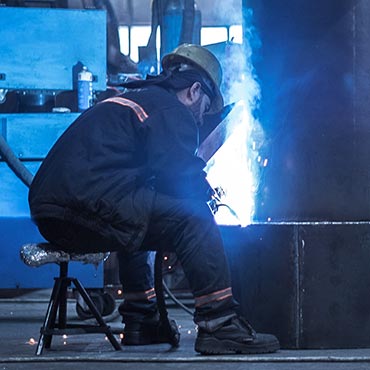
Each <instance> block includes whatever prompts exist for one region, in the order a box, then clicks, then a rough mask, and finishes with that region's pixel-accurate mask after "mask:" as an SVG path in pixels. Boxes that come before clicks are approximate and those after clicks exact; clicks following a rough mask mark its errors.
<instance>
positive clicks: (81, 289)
mask: <svg viewBox="0 0 370 370" xmlns="http://www.w3.org/2000/svg"><path fill="white" fill-rule="evenodd" d="M71 281H72V282H73V284H74V285H75V286H76V288H77V290H78V292H79V293H80V294H81V297H82V298H83V300H84V301H85V303H86V304H87V306H88V307H89V309H90V311H91V312H92V314H93V315H94V317H95V319H96V321H97V322H98V324H99V325H100V326H101V327H103V328H104V329H105V334H106V335H107V338H108V339H109V341H110V342H111V344H112V346H113V347H114V349H115V350H117V351H118V350H121V349H122V348H121V345H120V344H119V343H118V342H117V339H116V338H115V336H114V335H113V333H112V331H111V330H110V327H109V326H108V325H107V324H106V323H105V321H104V319H103V317H102V316H101V314H100V312H99V311H98V310H97V308H96V306H95V304H94V302H93V301H92V300H91V298H90V296H89V295H88V293H87V292H86V290H85V288H84V287H83V286H82V285H81V283H80V282H79V281H78V279H75V278H71Z"/></svg>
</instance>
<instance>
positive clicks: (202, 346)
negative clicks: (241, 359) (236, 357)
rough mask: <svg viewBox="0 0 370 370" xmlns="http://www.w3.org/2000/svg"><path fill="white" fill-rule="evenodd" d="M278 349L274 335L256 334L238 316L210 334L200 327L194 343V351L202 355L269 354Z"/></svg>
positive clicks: (277, 342)
mask: <svg viewBox="0 0 370 370" xmlns="http://www.w3.org/2000/svg"><path fill="white" fill-rule="evenodd" d="M279 348H280V345H279V341H278V340H277V338H276V337H275V336H274V335H271V334H258V333H256V332H255V331H254V330H253V329H252V327H251V326H250V325H249V323H248V322H247V321H246V320H245V319H244V318H242V317H238V316H234V317H232V318H230V319H229V320H228V321H226V322H225V323H224V324H223V325H222V326H221V327H220V328H217V329H216V330H215V331H212V332H210V331H207V330H205V329H202V328H201V327H200V328H199V329H198V336H197V339H196V341H195V351H197V352H199V353H201V354H202V355H226V354H256V353H270V352H275V351H277V350H278V349H279Z"/></svg>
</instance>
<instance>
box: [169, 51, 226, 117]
mask: <svg viewBox="0 0 370 370" xmlns="http://www.w3.org/2000/svg"><path fill="white" fill-rule="evenodd" d="M181 63H185V64H190V65H193V66H194V67H195V68H198V69H200V70H201V71H202V72H203V73H205V74H206V76H207V77H208V78H209V79H210V80H211V82H212V85H213V92H214V98H213V99H212V102H211V108H210V113H214V112H219V111H220V110H221V109H222V108H223V106H224V99H223V97H222V94H221V91H220V86H221V82H222V68H221V64H220V62H219V61H218V59H217V58H216V57H215V55H214V54H212V53H211V52H210V51H209V50H207V49H206V48H204V47H202V46H199V45H194V44H182V45H180V46H179V47H177V48H176V49H175V50H174V51H173V52H171V53H169V54H167V55H165V56H164V57H163V59H162V68H163V69H170V68H171V67H172V66H174V65H177V64H181Z"/></svg>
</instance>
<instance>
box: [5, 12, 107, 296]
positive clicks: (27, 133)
mask: <svg viewBox="0 0 370 370" xmlns="http://www.w3.org/2000/svg"><path fill="white" fill-rule="evenodd" d="M0 29H1V35H2V37H1V38H0V50H1V51H2V57H1V60H0V91H1V101H2V103H1V104H0V133H1V134H2V137H3V138H4V140H5V142H6V143H7V145H8V146H9V147H10V148H11V149H12V151H13V152H14V154H15V156H16V157H17V158H18V159H19V160H21V161H22V163H23V164H24V165H25V167H26V168H27V169H28V170H29V171H30V172H31V173H32V174H34V173H35V172H36V171H37V169H38V167H39V165H40V164H41V161H42V160H43V158H44V157H45V155H46V153H47V152H48V151H49V149H50V147H51V146H52V145H53V143H54V142H55V141H56V140H57V138H58V137H59V136H60V135H61V134H62V132H63V131H64V130H65V129H66V128H67V127H68V126H69V125H70V124H71V123H72V122H73V121H74V120H75V119H76V118H77V117H78V115H79V113H78V112H77V109H76V110H73V109H70V108H69V107H66V106H65V105H64V104H63V99H62V98H63V96H64V95H66V94H76V86H77V75H78V73H79V72H80V71H81V70H82V68H83V66H86V67H87V68H88V70H89V71H90V72H91V73H92V81H91V84H92V88H93V90H94V91H97V92H99V91H105V90H106V86H107V84H106V75H107V72H106V69H107V61H106V54H105V53H104V52H102V50H106V42H107V41H106V40H107V38H106V12H105V11H101V10H100V11H99V10H76V9H74V10H72V9H54V8H25V7H0ZM91 35H93V37H91ZM1 112H3V113H1ZM0 182H1V186H2V191H1V192H0V209H1V214H0V245H1V248H0V258H1V261H2V268H1V269H0V290H1V291H4V290H18V291H19V290H22V289H29V288H44V287H48V286H49V284H50V282H51V281H52V280H53V277H54V276H55V275H56V270H55V267H56V266H44V267H42V268H40V269H38V271H37V273H35V271H33V270H32V269H30V268H28V267H27V266H24V265H23V264H22V262H21V261H20V258H19V249H20V246H21V245H22V244H24V243H29V242H39V241H42V237H41V236H40V234H39V233H38V231H37V229H36V227H35V225H33V224H32V222H31V220H30V218H29V209H28V203H27V196H28V189H27V187H26V186H25V185H24V184H23V183H22V182H21V181H19V179H18V178H17V177H16V176H15V174H14V173H13V171H12V170H10V168H9V167H8V165H7V163H6V162H5V161H4V158H1V161H0ZM74 267H76V266H73V264H72V266H71V268H72V270H73V269H74ZM77 269H78V276H79V277H81V281H82V282H83V284H84V285H85V286H87V287H94V288H95V287H100V286H103V280H104V278H103V267H102V266H99V268H98V269H96V268H95V267H94V266H82V267H81V266H80V265H79V266H77Z"/></svg>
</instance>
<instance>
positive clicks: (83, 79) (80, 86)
mask: <svg viewBox="0 0 370 370" xmlns="http://www.w3.org/2000/svg"><path fill="white" fill-rule="evenodd" d="M92 82H93V75H92V73H91V72H90V71H89V70H88V69H87V67H86V66H83V67H82V70H81V72H80V73H79V74H78V80H77V96H78V111H79V112H83V111H84V110H86V109H88V108H90V107H91V106H92V103H93V87H92Z"/></svg>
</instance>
